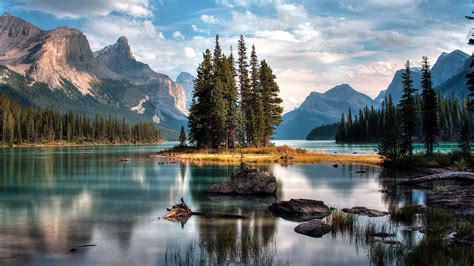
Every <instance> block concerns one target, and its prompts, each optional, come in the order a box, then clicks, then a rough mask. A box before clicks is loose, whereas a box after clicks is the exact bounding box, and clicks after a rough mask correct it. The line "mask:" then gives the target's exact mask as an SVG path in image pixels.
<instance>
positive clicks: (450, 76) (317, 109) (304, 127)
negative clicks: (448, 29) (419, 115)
mask: <svg viewBox="0 0 474 266" xmlns="http://www.w3.org/2000/svg"><path fill="white" fill-rule="evenodd" d="M469 63H470V56H469V55H468V54H466V53H464V52H462V51H460V50H455V51H453V52H451V53H442V54H441V55H440V56H439V57H438V59H437V61H436V63H435V64H434V65H433V67H432V80H433V86H434V88H435V90H436V91H438V92H440V93H441V94H442V95H443V96H445V97H449V96H450V95H451V94H454V95H455V96H457V97H459V98H461V99H463V98H464V96H465V95H466V94H467V89H466V77H465V76H466V73H467V72H468V68H469ZM403 71H404V69H400V70H398V71H396V72H395V75H394V77H393V79H392V81H391V82H390V84H389V85H388V87H387V89H386V90H381V91H380V93H379V95H378V96H377V97H376V98H375V99H374V100H372V99H371V98H370V97H369V96H367V95H365V94H363V93H361V92H357V91H356V90H354V89H353V88H352V87H351V86H350V85H347V84H343V85H339V86H336V87H334V88H332V89H330V90H328V91H327V92H325V93H318V92H311V93H310V95H309V96H308V97H307V98H306V99H305V101H304V102H303V103H302V104H301V106H299V107H298V108H296V109H295V110H293V111H290V112H288V113H286V114H284V115H283V122H282V124H281V125H280V126H279V127H278V128H277V132H276V134H275V135H274V137H275V138H276V139H304V138H305V137H306V135H307V134H308V133H309V132H310V131H311V129H313V128H315V127H319V126H321V125H326V124H332V123H336V122H338V121H340V119H341V114H342V113H346V114H347V111H348V109H349V108H352V111H353V115H355V114H356V113H357V112H358V110H359V109H360V108H361V107H364V106H374V107H376V108H378V107H379V105H380V103H381V102H382V101H383V100H384V98H385V97H386V96H388V95H391V96H392V98H393V100H394V102H395V103H398V102H399V100H400V97H401V96H402V89H403V84H402V73H403ZM411 77H412V79H413V86H414V88H415V89H416V90H418V92H421V69H420V68H416V67H414V68H412V69H411Z"/></svg>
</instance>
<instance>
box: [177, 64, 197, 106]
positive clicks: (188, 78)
mask: <svg viewBox="0 0 474 266" xmlns="http://www.w3.org/2000/svg"><path fill="white" fill-rule="evenodd" d="M194 80H196V78H195V77H194V76H193V75H191V74H189V73H188V72H181V73H179V75H178V77H177V78H176V83H178V84H179V85H181V86H182V87H183V88H184V94H185V95H186V108H187V109H188V110H189V108H190V107H191V101H192V99H193V90H194Z"/></svg>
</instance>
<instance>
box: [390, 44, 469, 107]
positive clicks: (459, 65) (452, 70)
mask: <svg viewBox="0 0 474 266" xmlns="http://www.w3.org/2000/svg"><path fill="white" fill-rule="evenodd" d="M468 59H469V55H468V54H466V53H464V52H462V51H460V50H455V51H453V52H451V53H442V54H441V55H440V56H439V57H438V59H437V60H436V63H435V64H434V65H433V67H432V68H431V78H432V82H433V87H434V88H435V90H437V91H441V92H442V93H443V95H445V96H447V94H446V93H448V94H450V93H451V91H453V92H454V93H455V95H457V96H461V95H462V92H463V91H464V90H463V88H465V85H464V86H460V85H461V84H465V82H464V83H463V82H462V78H460V77H458V78H457V81H451V82H449V83H448V81H449V80H451V79H453V78H454V77H456V76H457V75H458V74H459V73H460V72H463V71H465V69H466V61H467V60H468ZM403 71H404V69H400V70H398V71H397V72H395V76H394V77H393V80H392V82H391V83H390V84H389V86H388V88H387V92H386V95H389V94H390V95H392V98H393V101H394V102H395V103H398V102H399V100H400V97H401V96H402V90H403V84H402V73H403ZM461 76H462V75H461ZM411 78H412V80H413V87H414V88H415V89H416V90H417V92H418V93H421V71H420V68H412V69H411ZM445 83H447V84H445ZM443 84H444V85H443ZM453 85H456V86H457V87H452V86H453ZM441 87H443V89H441Z"/></svg>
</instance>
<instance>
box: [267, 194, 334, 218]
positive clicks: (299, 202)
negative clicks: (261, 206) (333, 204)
mask: <svg viewBox="0 0 474 266" xmlns="http://www.w3.org/2000/svg"><path fill="white" fill-rule="evenodd" d="M268 208H269V210H270V211H271V212H272V213H273V215H275V216H279V217H282V218H284V219H287V220H290V221H296V222H304V221H309V220H312V219H322V218H324V217H326V216H328V215H329V214H331V210H330V209H329V207H328V206H327V205H325V204H324V202H323V201H319V200H310V199H291V200H289V201H279V202H275V203H273V204H272V205H270V207H268Z"/></svg>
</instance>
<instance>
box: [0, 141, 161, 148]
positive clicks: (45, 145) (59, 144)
mask: <svg viewBox="0 0 474 266" xmlns="http://www.w3.org/2000/svg"><path fill="white" fill-rule="evenodd" d="M163 143H164V141H162V142H159V143H94V142H87V143H69V142H51V143H21V144H12V145H10V144H0V148H58V147H65V148H67V147H105V146H140V145H162V144H163Z"/></svg>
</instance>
